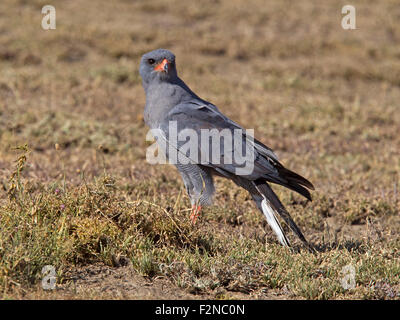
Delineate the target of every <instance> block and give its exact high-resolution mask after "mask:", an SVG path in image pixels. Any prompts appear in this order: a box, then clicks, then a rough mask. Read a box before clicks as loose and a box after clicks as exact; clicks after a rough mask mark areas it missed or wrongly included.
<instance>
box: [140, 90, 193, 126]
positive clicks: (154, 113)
mask: <svg viewBox="0 0 400 320" xmlns="http://www.w3.org/2000/svg"><path fill="white" fill-rule="evenodd" d="M188 95H189V93H188V92H187V91H186V90H185V89H184V88H182V87H181V86H179V85H175V84H171V83H157V84H153V85H151V86H149V87H148V88H147V90H146V106H145V109H144V120H145V122H146V124H147V125H148V126H149V127H150V128H156V127H158V125H159V124H160V123H161V121H162V120H164V118H165V116H166V115H167V114H168V112H169V111H170V110H171V109H172V108H173V107H174V106H176V105H178V104H179V103H181V102H182V101H185V100H187V99H188V98H190V97H188Z"/></svg>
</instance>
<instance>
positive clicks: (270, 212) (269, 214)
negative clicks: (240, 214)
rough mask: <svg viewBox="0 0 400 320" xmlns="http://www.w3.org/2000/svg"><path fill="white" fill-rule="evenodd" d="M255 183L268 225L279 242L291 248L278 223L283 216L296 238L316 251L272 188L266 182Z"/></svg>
mask: <svg viewBox="0 0 400 320" xmlns="http://www.w3.org/2000/svg"><path fill="white" fill-rule="evenodd" d="M253 183H254V186H255V187H256V189H257V190H258V192H259V193H260V195H261V196H262V198H263V200H262V201H261V205H260V206H261V208H260V209H261V211H262V212H263V213H264V215H265V217H266V218H267V222H268V224H269V225H270V226H271V228H272V230H273V231H274V232H275V234H276V235H277V237H278V239H279V242H280V243H281V244H282V245H284V246H286V247H290V242H289V240H288V239H287V237H286V235H285V233H284V231H283V229H282V227H281V225H280V223H279V221H278V218H277V216H281V218H282V219H283V220H284V221H285V223H286V224H287V225H288V226H289V228H290V229H291V230H292V231H293V232H294V233H295V234H296V236H297V237H298V238H299V239H300V240H301V242H303V244H304V245H305V246H306V247H307V248H308V249H309V250H310V251H314V249H313V248H312V247H311V246H310V245H309V243H308V242H307V240H306V238H305V237H304V235H303V233H302V232H301V230H300V228H299V227H298V226H297V225H296V223H295V222H294V221H293V219H292V217H291V216H290V214H289V212H287V210H286V209H285V207H284V206H283V204H282V203H281V201H280V200H279V198H278V196H277V195H276V194H275V192H274V191H273V190H272V189H271V187H270V186H269V185H268V184H267V183H266V182H261V181H255V182H253Z"/></svg>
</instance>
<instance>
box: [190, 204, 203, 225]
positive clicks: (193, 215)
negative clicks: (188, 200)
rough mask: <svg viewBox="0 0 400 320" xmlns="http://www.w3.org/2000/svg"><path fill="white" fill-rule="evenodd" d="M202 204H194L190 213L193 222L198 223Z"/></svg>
mask: <svg viewBox="0 0 400 320" xmlns="http://www.w3.org/2000/svg"><path fill="white" fill-rule="evenodd" d="M200 211H201V206H196V205H193V206H192V213H191V215H190V220H191V221H192V224H196V221H197V218H198V217H199V216H200Z"/></svg>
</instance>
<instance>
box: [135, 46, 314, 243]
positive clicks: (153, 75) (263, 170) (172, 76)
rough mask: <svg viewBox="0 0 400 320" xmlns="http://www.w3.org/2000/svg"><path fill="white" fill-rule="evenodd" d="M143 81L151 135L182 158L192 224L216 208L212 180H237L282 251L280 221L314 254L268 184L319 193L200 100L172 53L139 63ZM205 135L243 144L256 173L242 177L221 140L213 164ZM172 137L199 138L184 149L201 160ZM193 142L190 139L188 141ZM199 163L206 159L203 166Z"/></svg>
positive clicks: (162, 51) (306, 194)
mask: <svg viewBox="0 0 400 320" xmlns="http://www.w3.org/2000/svg"><path fill="white" fill-rule="evenodd" d="M140 75H141V77H142V83H143V87H144V90H145V93H146V106H145V109H144V121H145V123H146V124H147V125H148V126H149V127H150V129H153V130H157V132H159V133H160V134H159V135H157V136H156V137H155V138H156V140H157V144H158V145H160V146H161V145H162V146H163V147H164V148H162V150H164V151H165V155H166V157H167V159H169V160H170V159H171V152H172V153H173V152H174V151H176V152H177V154H178V155H182V157H180V158H179V156H178V157H175V159H177V161H176V162H175V163H174V164H175V166H176V168H177V169H178V171H179V172H180V174H181V176H182V179H183V182H184V184H185V187H186V190H187V193H188V195H189V197H190V200H191V203H192V214H191V217H190V218H191V220H192V222H193V223H195V222H196V219H197V217H198V215H199V213H200V210H201V207H202V206H205V205H210V204H211V200H212V196H213V194H214V191H215V188H214V183H213V176H221V177H225V178H228V179H230V180H232V181H233V182H234V183H236V184H237V185H238V186H240V187H242V188H244V189H246V190H247V191H248V192H249V193H250V195H251V197H252V199H253V200H254V202H255V203H256V205H257V207H258V208H259V210H260V211H261V212H262V213H263V214H264V216H265V218H266V219H267V222H268V224H269V225H270V226H271V228H272V230H273V231H274V233H275V234H276V236H277V237H278V240H279V242H280V243H281V244H282V245H283V246H287V247H289V246H290V242H289V240H288V238H287V237H286V235H285V233H284V231H283V229H282V226H281V224H280V222H279V219H278V217H279V216H280V217H281V218H282V219H283V221H284V222H285V223H286V224H287V225H288V226H289V228H290V229H291V230H292V231H293V232H294V233H295V234H296V235H297V236H298V237H299V239H300V240H301V241H302V242H303V243H304V244H305V245H306V246H307V247H308V248H311V247H310V246H309V244H308V242H307V240H306V239H305V237H304V235H303V234H302V232H301V230H300V229H299V227H298V226H297V225H296V223H295V222H294V221H293V219H292V218H291V216H290V215H289V213H288V211H287V210H286V209H285V207H284V206H283V204H282V203H281V201H280V200H279V198H278V197H277V195H276V194H275V193H274V191H273V190H272V189H271V187H270V185H269V183H274V184H278V185H281V186H284V187H286V188H289V189H291V190H293V191H296V192H298V193H299V194H301V195H302V196H304V197H305V198H307V199H308V200H310V201H311V195H310V192H309V191H308V190H307V188H308V189H312V190H314V187H313V185H312V184H311V182H309V181H308V180H307V179H305V178H303V177H302V176H300V175H298V174H297V173H295V172H293V171H290V170H288V169H286V168H285V167H283V165H282V164H281V163H280V162H279V161H278V157H277V156H276V155H275V153H274V152H273V151H272V150H271V149H270V148H268V147H267V146H265V145H264V144H262V143H261V142H260V141H258V140H256V139H254V138H253V139H251V137H250V136H249V135H247V134H246V133H245V130H244V129H242V128H241V127H240V126H239V125H238V124H237V123H235V122H234V121H232V120H230V119H229V118H228V117H226V116H225V115H223V114H222V113H221V112H220V111H219V110H218V108H217V107H216V106H215V105H213V104H211V103H210V102H207V101H205V100H203V99H201V98H199V97H198V96H197V95H196V94H195V93H194V92H193V91H192V90H191V89H189V87H188V86H187V85H186V84H185V83H184V82H183V81H182V80H181V79H180V78H179V77H178V74H177V69H176V64H175V55H174V54H173V53H172V52H171V51H168V50H165V49H157V50H154V51H151V52H148V53H146V54H144V55H143V56H142V59H141V62H140ZM172 125H174V126H176V128H175V129H176V130H175V131H173V130H172V131H171V126H172ZM238 129H240V130H242V132H243V133H242V134H241V135H236V136H235V135H234V134H233V132H234V131H235V130H238ZM204 130H214V132H221V131H223V130H225V131H224V132H225V133H226V132H227V131H228V133H229V132H231V133H232V136H233V137H234V139H239V140H241V141H240V142H242V145H241V147H240V148H239V149H240V150H241V151H243V152H242V154H243V153H244V151H249V150H250V152H247V153H245V157H247V158H246V159H245V160H248V162H249V163H250V164H252V167H253V168H252V170H251V172H246V173H244V174H238V167H239V163H238V161H236V162H235V161H231V162H229V161H223V160H224V159H225V158H229V156H232V154H227V153H229V152H231V153H232V152H233V150H234V148H233V147H232V148H229V146H228V147H227V148H225V147H226V146H227V143H228V142H227V141H225V139H220V143H221V145H220V146H219V149H218V154H217V158H218V159H217V160H220V161H211V160H210V159H209V158H211V156H214V155H215V154H211V155H210V157H206V156H205V155H207V154H209V153H213V152H214V153H215V150H214V149H213V147H211V148H209V145H207V144H206V147H204V143H200V142H201V141H200V138H199V136H201V134H202V132H203V131H204ZM171 132H175V135H177V134H178V135H179V134H181V133H183V132H191V133H193V132H194V133H197V134H198V136H197V138H196V139H198V140H196V139H194V141H192V144H191V145H190V146H191V147H193V146H195V148H186V149H185V150H189V151H190V152H192V153H193V149H195V151H196V152H195V153H197V157H194V156H193V155H190V154H187V153H185V152H184V151H182V149H183V148H181V147H183V145H184V144H185V143H187V140H183V141H181V140H182V139H177V137H176V136H172V135H171ZM188 137H191V136H190V135H188ZM222 140H223V142H222ZM207 141H208V140H207ZM235 142H238V141H237V140H236V141H235ZM224 143H225V144H226V145H224ZM232 144H233V143H232ZM243 146H244V147H243ZM249 148H250V149H249ZM226 150H228V151H226ZM190 152H189V153H190ZM224 152H225V153H224ZM185 157H186V158H185ZM179 159H180V160H179ZM182 159H186V160H188V161H183V160H182ZM199 159H202V161H200V160H199ZM204 159H205V160H204ZM214 160H215V159H214ZM170 162H171V161H170Z"/></svg>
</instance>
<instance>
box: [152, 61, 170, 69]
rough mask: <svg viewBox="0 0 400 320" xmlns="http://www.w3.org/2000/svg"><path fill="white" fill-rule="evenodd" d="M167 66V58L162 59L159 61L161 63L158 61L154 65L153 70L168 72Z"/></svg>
mask: <svg viewBox="0 0 400 320" xmlns="http://www.w3.org/2000/svg"><path fill="white" fill-rule="evenodd" d="M168 66H169V62H168V60H167V59H164V60H163V61H161V63H159V64H158V65H157V66H155V67H154V70H155V71H158V72H168Z"/></svg>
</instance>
